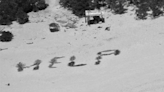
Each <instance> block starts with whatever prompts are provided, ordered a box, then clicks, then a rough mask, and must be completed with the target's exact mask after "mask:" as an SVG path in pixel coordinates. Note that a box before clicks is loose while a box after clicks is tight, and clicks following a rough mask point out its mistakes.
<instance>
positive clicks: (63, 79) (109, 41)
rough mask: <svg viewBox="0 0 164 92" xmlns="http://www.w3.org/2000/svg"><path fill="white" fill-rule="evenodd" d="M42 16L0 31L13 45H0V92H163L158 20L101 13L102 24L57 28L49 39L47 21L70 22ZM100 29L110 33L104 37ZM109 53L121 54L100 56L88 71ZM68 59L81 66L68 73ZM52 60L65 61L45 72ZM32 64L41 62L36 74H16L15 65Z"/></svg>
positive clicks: (163, 57)
mask: <svg viewBox="0 0 164 92" xmlns="http://www.w3.org/2000/svg"><path fill="white" fill-rule="evenodd" d="M55 9H56V11H60V9H57V8H56V7H54V10H55ZM43 12H47V11H42V12H40V13H38V14H39V15H36V16H40V17H37V18H34V17H33V18H31V21H32V20H34V19H35V21H33V22H32V23H28V24H25V25H18V24H14V25H12V26H11V27H9V28H5V30H9V31H11V32H12V33H13V34H14V39H13V41H12V42H10V43H1V42H0V48H2V49H3V48H8V49H7V50H2V51H0V65H1V66H0V67H1V68H0V92H163V91H164V48H163V45H164V40H163V39H164V32H163V31H164V27H163V24H164V17H161V18H158V19H155V20H146V21H136V20H135V19H134V16H130V15H129V14H125V15H112V14H110V13H107V14H109V15H110V17H109V18H106V23H105V24H96V25H91V26H86V24H85V23H82V22H84V19H81V20H80V22H79V24H77V26H78V27H77V28H76V29H66V28H64V27H62V28H61V31H60V32H57V33H51V32H50V31H49V29H48V24H49V23H51V22H52V21H55V20H52V19H54V17H52V16H56V15H57V14H59V15H63V14H66V15H63V16H67V17H66V19H67V18H68V17H73V16H72V15H71V14H70V13H67V11H64V12H62V13H59V12H57V13H50V12H47V13H46V14H44V13H43ZM32 15H33V16H34V14H31V15H30V16H32ZM49 15H51V16H49ZM45 16H47V17H45ZM48 16H49V17H48ZM57 18H59V17H57ZM41 20H43V21H42V22H41ZM81 24H83V26H80V25H81ZM98 26H102V28H98ZM106 27H110V28H111V30H110V31H105V28H106ZM64 30H66V32H65V31H64ZM84 30H85V31H84ZM30 43H31V44H30ZM110 49H118V50H120V51H121V53H120V54H119V55H118V56H114V55H110V56H104V57H103V59H102V60H101V63H100V65H94V63H95V61H96V60H95V58H96V57H97V55H96V54H97V52H99V51H102V50H110ZM73 55H74V56H76V60H75V61H76V63H79V64H80V63H84V64H87V65H86V66H82V67H68V66H67V64H68V63H69V62H70V61H69V59H70V57H71V56H73ZM56 56H64V57H65V58H62V59H60V60H58V61H59V62H61V63H60V64H57V65H55V66H56V67H57V68H54V69H50V68H48V65H49V61H50V60H51V59H52V58H53V57H56ZM36 59H40V60H42V63H41V65H40V69H39V70H37V71H33V68H28V69H25V70H24V71H22V72H18V71H17V68H16V67H15V66H16V64H18V62H22V63H25V64H26V65H32V64H33V63H34V61H35V60H36ZM7 84H10V85H9V86H8V85H7Z"/></svg>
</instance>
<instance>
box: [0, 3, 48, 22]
mask: <svg viewBox="0 0 164 92" xmlns="http://www.w3.org/2000/svg"><path fill="white" fill-rule="evenodd" d="M47 6H48V4H46V3H45V1H44V0H1V2H0V25H10V24H12V21H17V22H18V23H20V24H24V23H26V22H28V15H27V13H29V12H32V11H34V12H37V11H39V10H43V9H45V8H47Z"/></svg>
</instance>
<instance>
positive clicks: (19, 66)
mask: <svg viewBox="0 0 164 92" xmlns="http://www.w3.org/2000/svg"><path fill="white" fill-rule="evenodd" d="M16 67H17V68H18V72H21V71H23V69H24V68H25V64H23V63H21V62H19V63H18V64H17V65H16Z"/></svg>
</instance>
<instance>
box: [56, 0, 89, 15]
mask: <svg viewBox="0 0 164 92" xmlns="http://www.w3.org/2000/svg"><path fill="white" fill-rule="evenodd" d="M59 3H60V5H61V6H62V7H64V8H67V9H68V10H71V11H72V12H73V14H75V15H77V16H79V17H82V16H84V15H85V10H88V9H90V8H92V7H90V6H89V4H90V3H91V0H60V2H59Z"/></svg>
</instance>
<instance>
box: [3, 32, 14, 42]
mask: <svg viewBox="0 0 164 92" xmlns="http://www.w3.org/2000/svg"><path fill="white" fill-rule="evenodd" d="M12 39H13V34H12V33H11V32H9V31H2V32H0V41H1V42H10V41H11V40H12Z"/></svg>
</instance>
